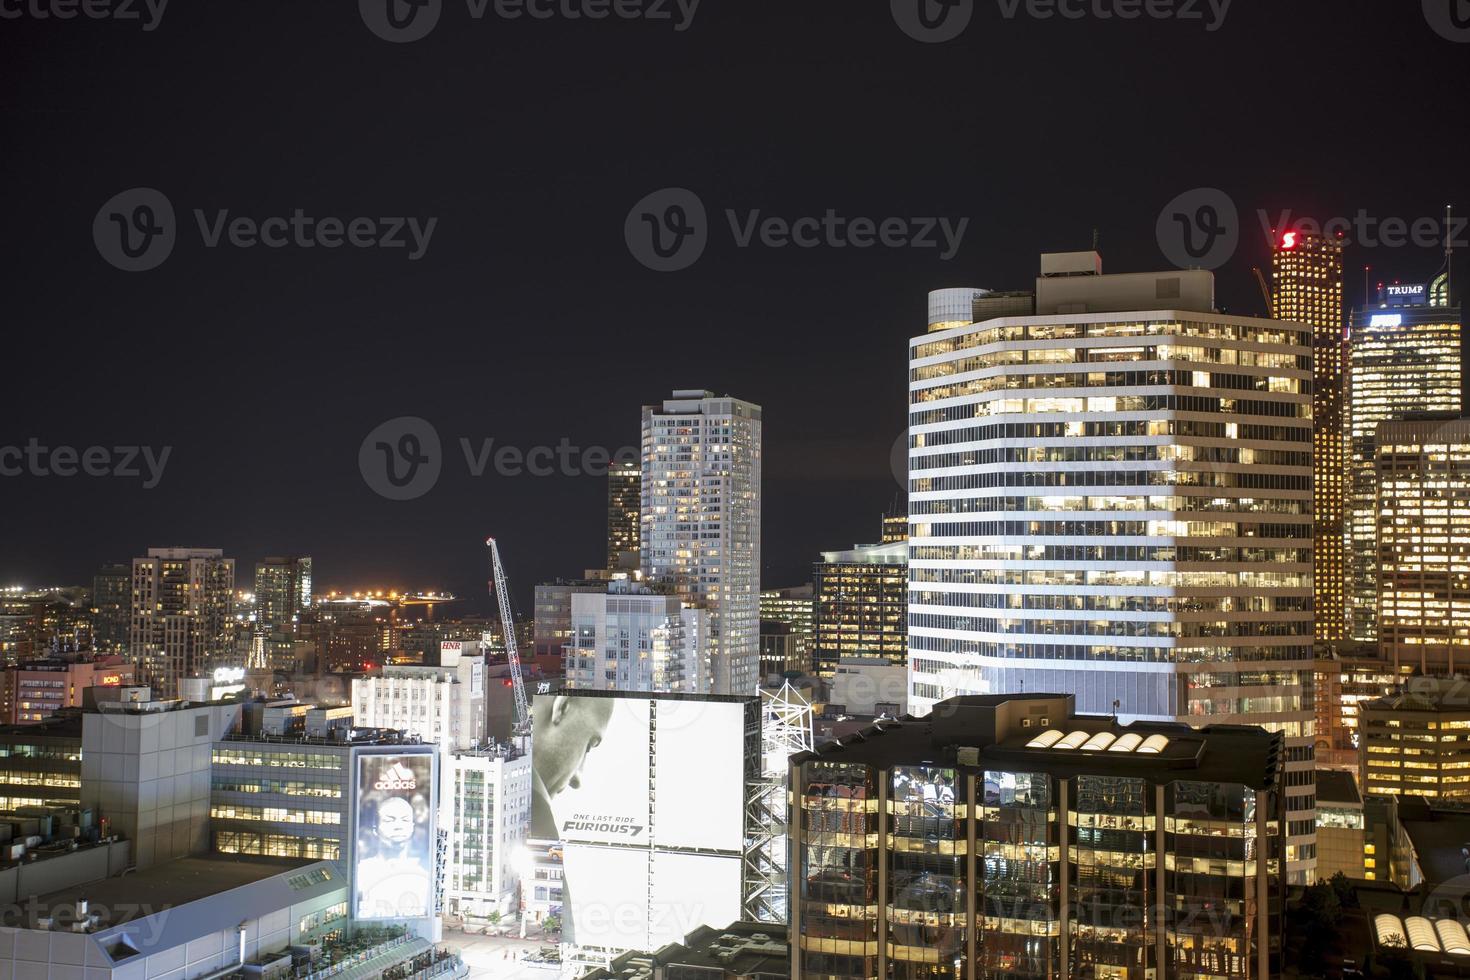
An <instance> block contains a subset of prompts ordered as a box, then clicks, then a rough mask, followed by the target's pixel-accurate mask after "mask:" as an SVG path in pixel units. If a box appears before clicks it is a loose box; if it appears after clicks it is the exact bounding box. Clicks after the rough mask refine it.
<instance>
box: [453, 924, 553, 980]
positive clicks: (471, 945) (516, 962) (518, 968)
mask: <svg viewBox="0 0 1470 980" xmlns="http://www.w3.org/2000/svg"><path fill="white" fill-rule="evenodd" d="M442 942H443V944H444V945H446V946H451V947H453V948H455V949H457V950H459V954H460V956H462V957H463V958H464V961H465V965H466V966H468V967H469V968H470V976H471V977H477V978H487V980H555V978H556V976H557V973H558V968H557V967H556V966H554V965H549V964H545V963H540V964H531V963H525V962H524V961H523V958H524V957H525V956H527V955H528V954H530V953H534V952H535V951H536V950H538V949H541V948H542V947H543V946H554V945H556V944H555V943H554V942H550V941H548V940H546V939H544V938H541V937H539V936H534V935H533V936H532V937H531V938H530V939H520V938H519V937H518V936H516V935H510V936H472V935H468V934H466V933H463V932H460V931H458V930H456V929H445V930H444V938H443V940H442Z"/></svg>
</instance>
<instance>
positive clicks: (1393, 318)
mask: <svg viewBox="0 0 1470 980" xmlns="http://www.w3.org/2000/svg"><path fill="white" fill-rule="evenodd" d="M1403 325H1404V315H1403V314H1402V313H1375V314H1373V318H1372V319H1371V320H1369V321H1368V326H1370V327H1402V326H1403Z"/></svg>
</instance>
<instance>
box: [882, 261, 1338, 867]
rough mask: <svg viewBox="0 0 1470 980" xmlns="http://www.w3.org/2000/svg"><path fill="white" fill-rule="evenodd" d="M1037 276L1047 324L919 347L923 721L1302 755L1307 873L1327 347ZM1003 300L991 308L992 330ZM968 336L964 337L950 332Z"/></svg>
mask: <svg viewBox="0 0 1470 980" xmlns="http://www.w3.org/2000/svg"><path fill="white" fill-rule="evenodd" d="M1101 261H1102V260H1101V258H1100V257H1099V256H1097V254H1096V253H1094V252H1083V253H1070V254H1063V255H1044V256H1042V266H1041V268H1042V275H1041V277H1040V278H1039V279H1038V280H1037V284H1036V289H1037V292H1036V298H1035V309H1034V313H1033V314H1031V315H1013V314H1009V313H1001V314H999V315H994V316H990V315H989V314H988V312H987V311H984V310H980V311H977V313H976V314H975V315H974V316H973V322H964V321H965V318H966V317H965V312H966V311H965V309H961V308H959V306H958V305H957V304H956V303H955V302H953V301H952V300H953V298H955V297H957V298H958V299H959V300H960V301H961V303H962V304H964V305H966V306H968V305H969V304H971V302H972V297H973V296H974V294H975V293H977V292H978V291H976V290H965V291H962V292H961V291H952V290H945V291H941V292H940V293H937V294H931V309H930V322H931V324H936V325H938V327H939V329H937V330H934V331H933V332H930V333H927V334H925V335H923V336H919V337H915V338H914V339H913V340H912V341H910V344H911V359H910V363H909V368H910V375H909V377H910V383H909V389H910V406H909V433H910V446H911V448H910V451H909V522H910V529H911V535H912V536H911V537H910V540H909V548H910V557H909V671H910V699H909V705H910V710H911V711H913V712H914V713H916V714H922V713H924V712H925V711H927V710H929V708H930V707H932V705H933V704H934V703H936V702H937V701H940V700H943V699H944V698H947V697H952V696H955V695H964V694H1018V693H1021V692H1023V691H1024V692H1030V691H1063V692H1067V693H1075V694H1076V696H1077V702H1078V708H1079V710H1081V711H1084V712H1087V713H1092V714H1104V715H1105V714H1111V713H1114V712H1117V713H1118V714H1119V715H1120V716H1122V717H1125V718H1135V719H1147V720H1152V721H1178V722H1185V723H1189V724H1196V725H1198V724H1206V723H1211V722H1229V723H1233V724H1254V725H1262V726H1264V727H1266V728H1269V729H1271V730H1273V731H1279V732H1282V733H1283V734H1285V735H1286V736H1287V745H1288V762H1287V766H1288V769H1289V770H1290V771H1291V775H1290V779H1289V784H1290V785H1289V786H1288V788H1287V789H1286V791H1285V792H1286V793H1287V794H1290V795H1288V796H1287V797H1286V800H1287V809H1288V810H1289V811H1290V812H1289V814H1288V840H1287V846H1288V851H1287V853H1288V860H1289V870H1290V871H1291V872H1292V874H1293V877H1294V878H1296V879H1297V880H1300V879H1301V878H1304V877H1306V876H1307V875H1309V874H1310V873H1311V868H1312V866H1313V864H1312V862H1313V850H1312V839H1313V838H1312V835H1313V833H1314V827H1315V823H1314V815H1313V809H1312V807H1313V803H1312V785H1313V763H1312V734H1313V727H1314V723H1315V714H1314V704H1313V696H1312V682H1313V659H1312V657H1313V653H1312V639H1313V637H1312V605H1311V602H1312V595H1311V572H1312V565H1311V560H1312V536H1313V526H1312V519H1311V498H1312V471H1311V441H1312V426H1311V417H1312V397H1311V394H1310V383H1311V346H1310V345H1311V339H1312V338H1311V334H1310V333H1309V332H1307V331H1306V330H1304V329H1302V328H1301V327H1298V326H1296V325H1293V324H1289V323H1283V322H1279V321H1274V320H1263V319H1258V318H1252V317H1241V316H1227V315H1223V314H1220V313H1216V312H1215V310H1214V277H1213V276H1212V275H1211V274H1210V273H1208V272H1204V271H1198V270H1191V271H1174V272H1168V273H1147V274H1134V275H1107V276H1105V275H1102V270H1101ZM988 298H989V297H986V296H984V295H983V294H982V295H981V296H980V297H979V299H978V301H974V303H975V305H976V306H979V305H980V304H983V303H985V302H986V300H987V299H988ZM957 321H958V322H957Z"/></svg>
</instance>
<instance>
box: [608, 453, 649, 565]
mask: <svg viewBox="0 0 1470 980" xmlns="http://www.w3.org/2000/svg"><path fill="white" fill-rule="evenodd" d="M642 485H643V471H642V467H641V466H640V464H639V463H637V462H635V461H631V460H630V461H625V462H620V461H618V460H614V461H613V462H612V463H610V464H608V468H607V567H608V568H610V569H614V568H616V569H629V568H637V567H638V562H639V559H638V517H639V514H638V509H639V508H640V507H641V506H643V491H642Z"/></svg>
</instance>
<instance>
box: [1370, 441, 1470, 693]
mask: <svg viewBox="0 0 1470 980" xmlns="http://www.w3.org/2000/svg"><path fill="white" fill-rule="evenodd" d="M1374 448H1375V458H1376V463H1375V465H1376V480H1375V483H1376V494H1377V504H1376V515H1375V522H1376V524H1377V528H1378V550H1377V560H1376V562H1375V565H1376V577H1377V589H1378V609H1377V622H1378V641H1379V648H1380V650H1381V651H1382V656H1383V657H1384V659H1385V660H1387V661H1388V662H1389V663H1390V664H1391V665H1392V666H1393V668H1394V670H1395V672H1399V671H1403V672H1409V673H1422V674H1453V673H1457V672H1464V671H1467V670H1470V419H1459V418H1439V419H1422V420H1413V421H1405V422H1380V423H1379V424H1378V431H1377V434H1376V435H1375V437H1374Z"/></svg>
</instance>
